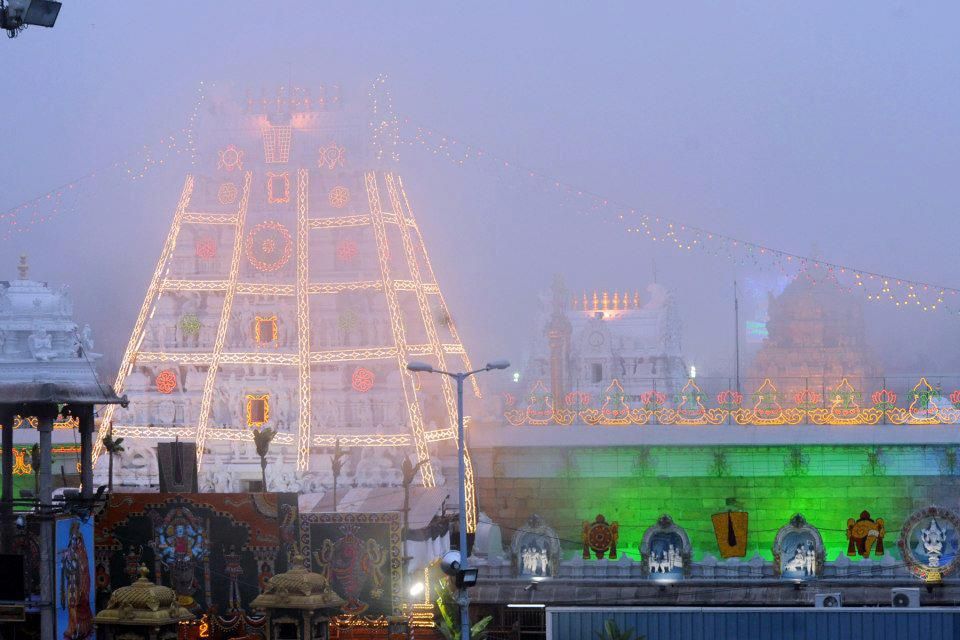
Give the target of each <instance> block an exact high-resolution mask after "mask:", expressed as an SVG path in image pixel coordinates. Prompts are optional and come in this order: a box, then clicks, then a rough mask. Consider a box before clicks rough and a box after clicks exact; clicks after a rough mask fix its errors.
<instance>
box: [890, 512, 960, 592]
mask: <svg viewBox="0 0 960 640" xmlns="http://www.w3.org/2000/svg"><path fill="white" fill-rule="evenodd" d="M900 549H901V552H903V558H904V560H905V561H906V562H907V564H908V565H910V568H911V570H912V571H913V572H914V573H915V574H916V575H919V576H920V577H923V578H926V579H928V580H938V579H939V578H940V577H941V576H943V575H946V574H947V573H949V572H950V571H952V570H953V569H954V568H955V566H956V564H957V561H958V551H960V519H958V516H957V515H956V514H954V513H953V512H951V511H948V510H946V509H941V508H939V507H930V508H929V509H925V510H923V511H920V512H918V513H915V514H914V515H913V516H912V517H911V518H910V519H909V520H908V521H907V522H906V524H905V525H904V527H903V533H902V535H901V538H900Z"/></svg>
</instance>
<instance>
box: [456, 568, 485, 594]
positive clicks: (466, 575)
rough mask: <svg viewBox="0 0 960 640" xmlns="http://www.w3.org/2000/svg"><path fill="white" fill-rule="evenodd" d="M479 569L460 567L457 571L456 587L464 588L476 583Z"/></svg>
mask: <svg viewBox="0 0 960 640" xmlns="http://www.w3.org/2000/svg"><path fill="white" fill-rule="evenodd" d="M479 573H480V570H479V569H460V570H459V571H457V588H458V589H466V588H468V587H472V586H474V585H475V584H477V576H478V575H479Z"/></svg>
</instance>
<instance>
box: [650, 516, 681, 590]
mask: <svg viewBox="0 0 960 640" xmlns="http://www.w3.org/2000/svg"><path fill="white" fill-rule="evenodd" d="M690 555H691V547H690V537H689V536H688V535H687V532H686V530H684V529H683V527H680V526H678V525H677V524H676V523H675V522H674V521H673V518H671V517H670V516H669V515H667V514H663V515H662V516H660V517H659V518H658V519H657V522H656V524H654V525H653V526H652V527H650V528H649V529H647V530H646V531H644V533H643V538H642V539H641V540H640V557H641V558H642V562H643V563H644V569H645V571H646V573H647V575H648V576H650V577H651V578H654V579H657V578H669V579H678V578H682V577H684V575H685V572H686V570H687V569H688V568H689V567H688V565H689V564H690Z"/></svg>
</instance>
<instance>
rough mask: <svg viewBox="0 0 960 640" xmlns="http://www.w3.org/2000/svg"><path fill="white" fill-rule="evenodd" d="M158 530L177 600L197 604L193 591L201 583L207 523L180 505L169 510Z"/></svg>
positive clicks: (159, 546) (159, 550)
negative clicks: (199, 574)
mask: <svg viewBox="0 0 960 640" xmlns="http://www.w3.org/2000/svg"><path fill="white" fill-rule="evenodd" d="M156 533H157V537H156V542H155V544H156V549H157V553H158V555H159V556H160V562H161V563H162V564H163V566H164V568H166V570H167V571H168V572H169V575H170V582H171V586H172V587H173V590H174V591H176V592H177V601H178V602H179V603H180V605H181V606H183V607H188V608H189V607H191V606H193V605H194V603H195V600H194V597H193V594H194V592H195V591H196V590H197V589H198V588H199V587H200V584H199V582H198V580H197V577H196V569H197V565H198V563H199V562H200V561H201V560H203V558H204V556H205V555H206V546H205V545H206V541H205V539H204V535H203V527H202V526H201V525H200V522H199V520H198V519H197V518H196V517H195V516H194V515H193V513H191V511H190V510H189V509H187V508H186V507H177V508H175V509H172V510H171V511H169V512H168V513H167V514H166V516H165V517H164V518H163V520H162V521H161V522H160V524H159V525H158V526H157V528H156Z"/></svg>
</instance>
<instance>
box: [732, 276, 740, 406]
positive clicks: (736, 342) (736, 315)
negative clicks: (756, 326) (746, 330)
mask: <svg viewBox="0 0 960 640" xmlns="http://www.w3.org/2000/svg"><path fill="white" fill-rule="evenodd" d="M733 348H734V351H736V354H735V357H734V361H735V362H736V374H737V391H738V392H739V391H740V301H739V300H738V299H737V281H736V280H734V281H733Z"/></svg>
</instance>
